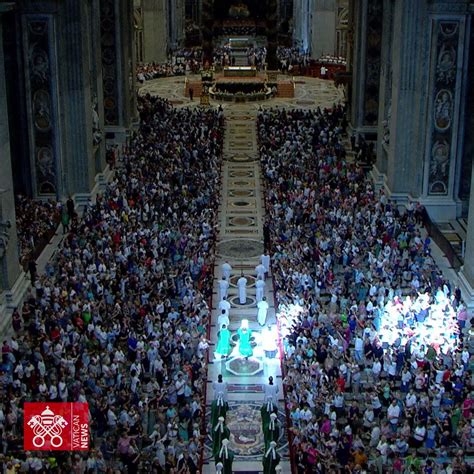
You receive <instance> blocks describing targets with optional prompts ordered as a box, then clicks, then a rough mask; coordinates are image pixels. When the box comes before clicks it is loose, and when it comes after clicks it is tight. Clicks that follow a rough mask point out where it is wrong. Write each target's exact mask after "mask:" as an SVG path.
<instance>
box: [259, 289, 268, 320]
mask: <svg viewBox="0 0 474 474" xmlns="http://www.w3.org/2000/svg"><path fill="white" fill-rule="evenodd" d="M268 307H269V306H268V303H267V299H266V298H265V296H264V297H263V298H262V300H261V301H260V302H259V303H258V304H257V308H258V313H257V320H258V324H260V326H264V325H265V321H266V320H267V311H268Z"/></svg>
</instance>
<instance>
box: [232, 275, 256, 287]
mask: <svg viewBox="0 0 474 474" xmlns="http://www.w3.org/2000/svg"><path fill="white" fill-rule="evenodd" d="M239 278H240V275H232V276H231V277H230V280H229V283H230V284H231V285H232V286H235V287H236V288H237V280H238V279H239ZM245 278H247V288H252V286H255V282H256V281H257V279H256V278H255V277H254V276H252V275H245Z"/></svg>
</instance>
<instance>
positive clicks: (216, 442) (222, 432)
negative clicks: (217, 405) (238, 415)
mask: <svg viewBox="0 0 474 474" xmlns="http://www.w3.org/2000/svg"><path fill="white" fill-rule="evenodd" d="M224 421H225V419H224V417H223V416H220V417H219V418H218V421H217V424H216V426H214V427H213V428H212V454H213V456H214V457H216V456H217V455H218V454H219V451H220V450H221V447H222V440H223V439H224V438H227V439H229V437H230V431H229V428H227V426H225V425H224Z"/></svg>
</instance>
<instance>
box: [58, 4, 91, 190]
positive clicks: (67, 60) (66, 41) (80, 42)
mask: <svg viewBox="0 0 474 474" xmlns="http://www.w3.org/2000/svg"><path fill="white" fill-rule="evenodd" d="M87 9H88V2H76V1H75V0H65V1H64V2H63V3H62V8H61V10H60V11H59V17H58V22H60V26H61V29H60V32H58V39H59V41H58V43H59V47H60V61H59V72H60V74H59V77H60V78H61V87H60V104H61V110H62V114H61V115H62V125H63V129H62V130H63V133H62V144H63V150H64V151H63V163H64V167H63V169H64V177H63V179H64V190H65V193H64V195H63V196H62V197H63V198H64V197H66V195H72V194H76V193H79V194H81V193H89V192H90V190H91V189H92V187H93V186H94V177H95V175H96V166H95V163H94V153H93V140H94V136H93V133H94V131H93V126H94V125H93V119H94V117H93V116H94V112H95V113H97V111H96V110H95V109H94V108H93V107H97V106H96V105H93V102H94V100H95V99H93V93H94V92H95V90H94V91H93V89H94V88H93V87H92V88H91V86H92V85H93V84H92V76H91V69H92V67H93V65H92V61H91V59H92V53H91V45H92V41H91V37H90V34H91V30H90V27H89V26H90V24H89V17H88V11H87ZM97 126H98V127H99V125H97Z"/></svg>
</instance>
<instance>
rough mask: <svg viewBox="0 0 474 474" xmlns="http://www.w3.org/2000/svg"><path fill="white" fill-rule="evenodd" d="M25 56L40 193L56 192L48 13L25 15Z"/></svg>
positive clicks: (34, 160)
mask: <svg viewBox="0 0 474 474" xmlns="http://www.w3.org/2000/svg"><path fill="white" fill-rule="evenodd" d="M24 21H25V26H26V28H25V36H26V38H25V56H26V60H27V63H28V67H27V69H26V76H27V77H26V81H27V84H28V86H29V87H28V88H29V97H28V100H29V106H30V112H31V113H30V117H31V122H32V123H31V140H32V143H31V149H32V150H33V157H32V160H33V162H34V170H35V181H36V182H35V187H36V193H37V194H38V195H41V194H55V193H56V191H57V184H56V180H57V176H56V160H57V157H56V152H55V146H54V144H55V140H56V126H55V114H54V109H53V107H54V105H53V99H52V97H53V93H52V90H53V74H52V67H51V62H52V61H51V57H50V54H51V53H50V51H51V44H53V42H54V40H53V38H52V29H51V23H50V19H49V18H47V17H44V16H41V17H39V16H26V17H25V20H24Z"/></svg>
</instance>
